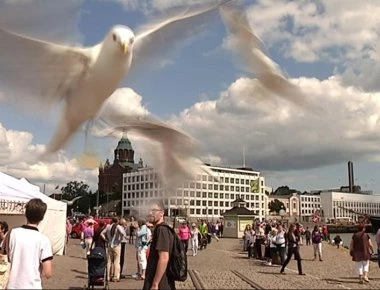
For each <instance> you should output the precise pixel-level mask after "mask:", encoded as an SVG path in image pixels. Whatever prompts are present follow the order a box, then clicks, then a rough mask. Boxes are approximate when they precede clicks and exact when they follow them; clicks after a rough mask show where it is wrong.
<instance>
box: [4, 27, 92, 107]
mask: <svg viewBox="0 0 380 290" xmlns="http://www.w3.org/2000/svg"><path fill="white" fill-rule="evenodd" d="M91 62H92V56H91V53H90V50H89V49H83V48H74V47H68V46H64V45H57V44H53V43H50V42H45V41H41V40H37V39H33V38H29V37H26V36H22V35H19V34H15V33H12V32H9V31H6V30H3V29H1V28H0V87H1V90H2V92H3V93H4V95H5V99H6V100H8V101H11V102H12V101H14V102H16V103H17V104H20V103H21V104H24V105H27V106H28V107H27V108H28V109H29V106H31V105H33V104H35V103H36V101H37V105H38V106H41V105H51V104H53V103H56V102H59V101H61V100H62V99H64V98H65V97H69V96H70V92H71V90H73V89H75V87H76V85H78V83H79V82H80V81H81V80H82V79H83V77H84V76H85V75H86V73H87V71H88V68H89V66H90V64H91Z"/></svg>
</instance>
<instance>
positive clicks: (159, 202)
mask: <svg viewBox="0 0 380 290" xmlns="http://www.w3.org/2000/svg"><path fill="white" fill-rule="evenodd" d="M149 204H150V205H157V207H158V208H159V209H161V210H165V205H164V202H163V201H162V199H154V200H152V201H150V202H149Z"/></svg>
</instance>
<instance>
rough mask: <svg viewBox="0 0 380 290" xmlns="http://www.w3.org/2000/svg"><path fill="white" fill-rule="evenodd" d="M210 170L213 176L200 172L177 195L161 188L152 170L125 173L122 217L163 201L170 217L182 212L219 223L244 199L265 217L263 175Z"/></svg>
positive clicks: (249, 206) (252, 172) (265, 204)
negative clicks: (239, 199)
mask: <svg viewBox="0 0 380 290" xmlns="http://www.w3.org/2000/svg"><path fill="white" fill-rule="evenodd" d="M204 166H208V165H204ZM208 168H209V169H211V170H212V171H213V172H214V176H213V177H212V176H209V175H207V174H206V173H204V172H200V173H199V174H197V175H196V176H194V179H192V180H187V181H186V182H185V183H184V184H183V186H180V187H178V188H177V189H176V190H174V192H167V191H166V190H165V189H164V188H163V187H162V186H161V183H160V181H159V177H158V174H157V171H156V170H155V169H153V168H151V167H145V168H139V169H138V170H137V171H135V172H131V173H125V174H123V196H122V212H123V215H124V214H125V215H128V214H132V212H133V211H137V212H140V213H141V211H142V209H144V208H145V206H146V204H147V203H148V202H149V200H150V199H163V200H164V203H165V205H166V207H167V208H168V215H171V216H172V215H177V214H178V212H179V211H181V212H185V213H187V215H188V216H189V217H190V218H207V219H209V220H211V219H213V220H216V219H218V218H220V217H221V216H222V213H223V212H225V211H226V210H229V209H231V207H232V204H231V202H232V201H234V200H236V199H238V198H242V199H243V200H244V201H246V207H247V208H248V209H249V210H253V211H255V212H256V214H257V216H256V217H257V218H260V219H262V218H264V217H265V213H266V209H267V207H268V206H267V204H268V198H267V196H266V194H265V192H264V191H265V188H266V186H265V178H264V177H263V176H260V172H258V171H253V170H252V169H249V168H243V169H235V168H226V167H218V166H208Z"/></svg>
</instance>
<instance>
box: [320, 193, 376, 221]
mask: <svg viewBox="0 0 380 290" xmlns="http://www.w3.org/2000/svg"><path fill="white" fill-rule="evenodd" d="M354 212H359V213H365V214H369V215H380V195H366V194H357V193H347V192H336V191H323V192H321V214H322V217H323V219H324V220H327V219H329V220H331V219H335V220H337V219H351V220H353V221H355V220H357V219H358V215H357V214H355V213H354Z"/></svg>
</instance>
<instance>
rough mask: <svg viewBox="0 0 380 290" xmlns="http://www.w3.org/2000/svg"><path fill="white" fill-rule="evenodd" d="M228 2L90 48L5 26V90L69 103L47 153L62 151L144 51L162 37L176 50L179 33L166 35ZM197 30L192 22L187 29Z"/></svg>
mask: <svg viewBox="0 0 380 290" xmlns="http://www.w3.org/2000/svg"><path fill="white" fill-rule="evenodd" d="M226 2H229V1H227V0H225V1H216V2H214V4H212V5H211V4H207V5H200V6H197V7H195V8H196V9H192V7H190V8H189V9H187V10H186V11H185V12H184V13H182V14H180V15H176V16H174V17H171V18H168V19H165V20H163V21H161V22H159V23H155V24H154V25H147V26H144V27H145V28H146V30H144V31H141V32H140V33H138V34H137V35H135V34H134V32H133V31H132V30H131V29H130V28H128V27H126V26H122V25H118V26H115V27H113V28H112V29H111V30H110V31H109V32H108V34H107V35H106V37H105V39H104V40H103V41H102V42H101V43H99V44H97V45H95V46H93V47H86V48H82V47H70V46H65V45H59V44H55V43H51V42H46V41H43V40H39V39H35V38H31V37H27V36H25V35H20V34H17V33H13V32H10V31H8V30H6V29H3V28H2V27H1V26H0V88H1V90H2V91H3V92H4V90H5V93H6V97H7V98H8V99H11V100H12V99H13V98H16V97H24V100H27V98H31V97H34V98H35V99H34V100H36V101H39V104H41V105H46V104H54V103H58V102H60V101H64V102H65V108H64V112H63V116H62V117H61V121H60V124H59V127H58V129H57V131H56V132H55V135H54V137H53V139H52V140H51V142H50V144H49V145H48V147H47V149H46V152H45V153H46V154H49V153H53V152H56V151H57V150H59V149H60V148H62V147H63V146H64V145H65V144H66V143H67V142H68V140H69V139H70V137H71V136H72V135H73V134H74V133H75V132H76V131H77V130H78V129H79V127H80V126H81V125H82V124H83V123H84V122H86V121H89V120H91V119H92V118H93V117H94V116H95V115H96V113H97V112H98V110H99V109H100V108H101V106H102V104H103V102H104V101H105V100H106V99H107V98H108V97H109V96H110V95H111V94H112V93H113V92H114V90H115V89H116V88H117V87H118V86H119V84H120V83H121V82H122V80H123V79H124V77H125V76H126V75H127V74H128V72H129V69H130V67H131V63H132V59H134V62H139V58H140V57H141V58H144V57H145V56H146V55H144V52H147V51H148V52H149V51H151V50H152V48H153V49H154V47H155V43H154V42H155V40H156V39H159V38H163V39H165V42H166V45H167V46H169V47H170V46H173V45H174V44H175V43H176V42H177V35H178V33H177V35H176V37H174V39H173V35H166V34H165V32H167V31H171V32H172V31H173V26H174V27H176V26H177V25H178V24H179V23H181V22H182V21H185V20H193V19H194V21H195V20H196V19H197V17H198V16H206V15H205V14H206V13H208V12H210V11H212V10H215V9H217V8H218V7H219V6H220V5H222V4H225V3H226ZM215 3H216V4H215ZM198 20H199V19H198ZM191 28H192V26H191V24H190V23H189V24H187V25H186V27H185V29H187V30H191ZM179 33H181V32H179ZM168 34H171V33H168ZM183 34H184V35H185V34H186V33H183ZM140 52H141V54H140ZM135 58H136V59H135Z"/></svg>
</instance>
